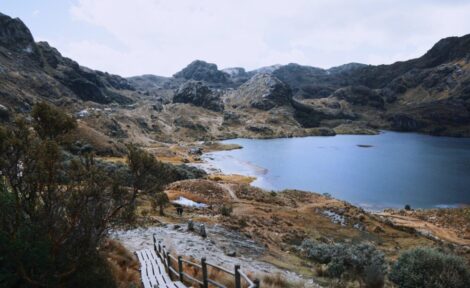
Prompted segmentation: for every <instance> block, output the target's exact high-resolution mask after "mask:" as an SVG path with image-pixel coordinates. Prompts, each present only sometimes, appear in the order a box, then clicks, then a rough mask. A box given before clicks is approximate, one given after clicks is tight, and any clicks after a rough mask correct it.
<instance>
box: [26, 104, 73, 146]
mask: <svg viewBox="0 0 470 288" xmlns="http://www.w3.org/2000/svg"><path fill="white" fill-rule="evenodd" d="M31 117H32V118H33V121H34V129H35V130H36V132H37V133H38V134H39V136H40V137H41V138H43V139H45V138H47V139H56V138H57V137H58V136H62V135H65V134H67V133H68V132H70V131H72V130H73V129H75V128H76V127H77V122H76V121H75V119H74V118H72V117H70V116H69V115H67V114H66V113H64V112H63V111H61V110H60V109H59V108H57V107H54V106H51V105H49V104H47V103H45V102H41V103H38V104H36V105H35V106H34V107H33V110H32V112H31Z"/></svg>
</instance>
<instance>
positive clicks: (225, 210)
mask: <svg viewBox="0 0 470 288" xmlns="http://www.w3.org/2000/svg"><path fill="white" fill-rule="evenodd" d="M219 212H220V214H222V216H227V217H228V216H230V215H232V212H233V208H232V206H227V205H222V206H221V207H220V208H219Z"/></svg>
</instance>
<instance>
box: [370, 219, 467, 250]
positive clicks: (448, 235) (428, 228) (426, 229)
mask: <svg viewBox="0 0 470 288" xmlns="http://www.w3.org/2000/svg"><path fill="white" fill-rule="evenodd" d="M376 215H379V216H383V217H386V218H388V219H390V220H391V221H392V222H393V223H394V224H396V225H399V226H404V227H410V228H414V229H416V230H418V231H419V232H421V233H422V234H425V235H426V234H428V235H429V236H432V237H436V238H439V239H442V240H445V241H448V242H452V243H455V244H459V245H466V246H470V240H469V239H463V238H461V237H459V236H458V234H457V233H456V232H455V231H454V230H452V229H449V228H444V227H439V226H436V225H434V224H432V223H429V222H426V221H423V220H421V219H417V218H414V217H410V216H403V215H394V214H390V213H387V212H381V213H376Z"/></svg>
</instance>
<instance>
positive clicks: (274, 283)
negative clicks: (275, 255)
mask: <svg viewBox="0 0 470 288" xmlns="http://www.w3.org/2000/svg"><path fill="white" fill-rule="evenodd" d="M257 278H258V279H260V281H261V283H260V286H261V287H268V288H297V287H298V288H300V287H304V283H303V282H293V281H289V280H288V279H287V278H286V277H284V276H283V275H281V273H274V274H263V275H260V276H258V277H257Z"/></svg>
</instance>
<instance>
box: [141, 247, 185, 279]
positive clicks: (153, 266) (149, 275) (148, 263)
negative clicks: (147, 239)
mask: <svg viewBox="0 0 470 288" xmlns="http://www.w3.org/2000/svg"><path fill="white" fill-rule="evenodd" d="M135 254H136V255H137V258H138V259H139V262H140V274H141V275H142V284H143V285H144V288H165V287H167V288H186V286H185V285H184V284H183V283H181V282H179V281H176V282H173V281H171V279H170V277H169V276H168V274H167V273H166V271H165V266H164V265H163V263H162V261H161V260H160V258H159V257H158V256H157V254H156V253H155V251H154V250H153V249H144V250H139V251H137V252H135Z"/></svg>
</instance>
